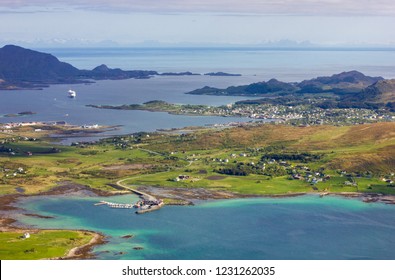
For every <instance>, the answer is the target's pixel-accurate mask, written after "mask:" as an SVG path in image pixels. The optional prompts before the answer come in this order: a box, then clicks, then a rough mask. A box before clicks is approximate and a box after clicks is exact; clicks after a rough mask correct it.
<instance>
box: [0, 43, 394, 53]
mask: <svg viewBox="0 0 395 280" xmlns="http://www.w3.org/2000/svg"><path fill="white" fill-rule="evenodd" d="M7 45H15V46H20V47H23V48H30V49H39V50H46V49H140V50H141V49H185V50H187V49H219V50H220V49H229V50H232V49H234V50H237V49H240V50H241V49H245V50H248V49H250V50H276V51H395V46H265V45H262V46H259V45H240V46H234V45H228V46H226V45H223V46H221V45H218V46H210V45H207V46H204V45H198V46H193V45H190V46H177V45H174V46H171V45H168V46H140V45H123V46H100V45H83V46H61V45H53V46H44V45H43V46H34V45H25V44H16V43H9V44H4V43H3V44H2V46H1V48H2V47H4V46H7Z"/></svg>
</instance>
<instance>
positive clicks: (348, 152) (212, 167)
mask: <svg viewBox="0 0 395 280" xmlns="http://www.w3.org/2000/svg"><path fill="white" fill-rule="evenodd" d="M23 133H29V135H31V133H32V132H29V131H27V130H26V128H25V130H24V131H23ZM23 133H21V136H24V135H23ZM0 137H1V136H0ZM0 141H2V142H3V144H0V147H1V146H2V147H3V148H2V150H1V151H0V195H4V194H11V193H17V192H24V193H25V194H34V193H40V192H43V191H46V190H49V189H51V188H52V187H54V186H56V184H57V183H58V182H62V181H72V182H75V183H78V184H83V185H87V186H90V187H92V188H96V189H100V190H105V191H115V189H114V188H113V187H112V186H111V185H114V184H115V183H116V182H117V181H118V180H120V179H123V178H130V180H128V181H126V182H127V183H128V184H132V185H150V186H161V187H185V188H211V189H224V190H228V191H231V192H237V193H243V194H284V193H292V192H311V191H333V192H339V191H353V192H356V191H357V192H379V193H387V194H394V188H393V185H391V184H389V183H387V182H384V181H383V180H382V179H388V180H391V179H393V178H394V175H393V173H394V170H395V123H376V124H365V125H356V126H338V127H337V126H310V127H293V126H286V125H270V124H267V125H261V126H257V127H238V128H232V129H222V130H207V129H205V130H201V131H200V130H197V131H195V132H194V133H191V134H163V133H151V134H150V135H148V134H144V133H140V134H135V135H133V136H124V137H115V138H113V139H108V140H105V141H102V142H100V143H98V144H94V145H78V146H56V145H55V144H50V143H48V142H46V141H44V140H40V139H38V141H28V140H26V139H24V138H23V139H17V140H15V141H10V138H9V137H4V138H1V139H0ZM10 151H12V153H13V154H11V152H10ZM303 153H307V154H308V155H309V156H317V159H315V160H307V161H306V160H303V158H302V159H298V158H295V159H289V158H290V157H289V156H290V155H300V154H303ZM271 156H280V158H281V157H282V156H286V158H288V159H287V160H285V161H286V163H285V165H286V167H284V166H281V164H280V161H281V159H280V160H278V161H276V162H275V163H271V162H268V160H266V161H265V160H263V158H265V157H266V158H267V159H270V157H271ZM240 165H243V168H247V167H246V166H249V167H248V168H250V167H251V166H254V168H255V169H254V172H250V173H249V174H247V176H235V175H230V174H220V171H219V170H220V169H223V168H229V167H232V168H233V167H235V166H240ZM298 166H299V167H298ZM301 167H303V168H304V169H301ZM264 168H266V169H265V170H264ZM298 168H299V169H298ZM21 169H22V170H23V171H20V170H21ZM250 169H251V168H250ZM18 170H19V171H18ZM270 170H271V171H270ZM273 170H275V171H273ZM306 170H309V171H306ZM269 171H270V172H269ZM317 172H318V173H321V175H320V176H319V177H317V178H316V179H318V181H319V182H317V183H315V182H311V181H312V180H313V179H314V178H315V177H316V175H315V174H316V173H317ZM341 172H343V173H341ZM299 173H300V175H301V176H303V177H304V180H293V179H292V176H293V175H295V174H299ZM182 174H184V175H188V176H189V179H187V180H180V181H175V179H176V178H177V177H178V176H179V175H182ZM323 175H325V176H329V177H330V179H328V180H319V179H320V178H321V179H322V178H323V177H324V176H323ZM213 176H214V177H215V176H223V178H221V179H218V178H215V179H213V178H212V177H213ZM309 176H310V177H309ZM329 177H328V178H329ZM309 178H310V179H309ZM350 184H351V185H350Z"/></svg>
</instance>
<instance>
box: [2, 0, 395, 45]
mask: <svg viewBox="0 0 395 280" xmlns="http://www.w3.org/2000/svg"><path fill="white" fill-rule="evenodd" d="M0 22H1V24H0V43H1V44H2V45H4V44H9V43H22V44H23V43H25V44H35V45H43V46H44V45H55V46H62V45H64V46H69V45H75V46H79V45H81V46H84V45H100V44H110V45H111V44H118V45H120V46H127V45H134V44H141V45H144V44H146V45H147V44H148V45H149V44H154V45H155V44H157V42H160V43H162V44H176V45H177V44H179V45H182V44H184V45H185V44H186V45H199V46H200V45H208V46H209V45H227V44H232V45H259V44H268V43H272V44H273V42H280V43H281V44H284V42H288V44H289V42H290V41H291V42H292V43H291V44H294V43H293V42H296V43H297V44H302V45H303V44H316V45H324V46H340V45H350V46H392V47H393V46H395V28H393V26H395V1H394V0H374V1H373V0H320V1H318V0H67V1H65V0H64V1H63V0H0ZM306 42H309V43H306Z"/></svg>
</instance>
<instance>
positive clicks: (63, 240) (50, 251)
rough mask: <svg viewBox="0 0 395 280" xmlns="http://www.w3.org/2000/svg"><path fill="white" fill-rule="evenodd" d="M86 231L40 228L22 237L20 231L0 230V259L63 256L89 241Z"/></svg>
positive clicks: (89, 235)
mask: <svg viewBox="0 0 395 280" xmlns="http://www.w3.org/2000/svg"><path fill="white" fill-rule="evenodd" d="M92 237H93V234H92V233H88V232H77V231H63V230H59V231H57V230H42V231H39V232H37V233H31V234H30V238H23V233H20V232H0V243H1V246H0V259H1V260H37V259H48V258H56V257H64V256H66V255H67V253H68V252H69V251H70V250H71V249H72V248H75V247H79V246H81V245H84V244H87V243H89V241H90V240H91V239H92Z"/></svg>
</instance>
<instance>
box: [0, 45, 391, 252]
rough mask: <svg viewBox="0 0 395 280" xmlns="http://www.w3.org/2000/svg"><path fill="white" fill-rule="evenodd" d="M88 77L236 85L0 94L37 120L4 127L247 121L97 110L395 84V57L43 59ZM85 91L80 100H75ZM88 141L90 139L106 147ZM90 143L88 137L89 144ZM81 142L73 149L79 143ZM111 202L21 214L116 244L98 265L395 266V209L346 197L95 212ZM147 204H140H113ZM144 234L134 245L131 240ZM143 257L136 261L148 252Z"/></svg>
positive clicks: (129, 198)
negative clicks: (293, 89)
mask: <svg viewBox="0 0 395 280" xmlns="http://www.w3.org/2000/svg"><path fill="white" fill-rule="evenodd" d="M41 51H45V52H49V53H52V54H54V55H55V56H57V57H58V58H59V59H60V60H61V61H65V62H68V63H71V64H72V65H74V66H76V67H78V68H80V69H92V68H94V67H96V66H98V65H100V64H106V65H107V66H108V67H111V68H122V69H124V70H136V69H141V70H156V71H158V72H183V71H191V72H194V73H208V72H218V71H222V72H227V73H235V74H241V75H242V76H237V77H213V76H204V75H202V76H159V77H154V78H152V79H144V80H136V79H129V80H117V81H96V82H95V83H92V84H78V85H52V86H50V87H48V88H44V89H43V90H20V91H0V100H1V102H0V115H5V114H13V113H19V112H23V111H32V112H35V113H36V114H34V115H27V116H23V117H4V116H2V117H0V122H3V123H6V122H22V121H66V122H68V123H70V124H78V125H84V124H86V125H90V124H99V125H109V126H120V127H119V129H118V130H116V131H111V132H106V133H103V134H101V135H99V136H97V137H96V138H98V137H105V136H108V135H112V134H117V135H118V134H126V133H133V132H138V131H155V130H157V129H164V128H180V127H186V126H194V125H210V124H216V123H228V122H234V121H249V119H245V118H244V119H243V118H224V117H199V116H179V115H170V114H167V113H158V112H144V111H118V110H100V109H95V108H89V107H86V105H88V104H100V105H103V104H109V105H120V104H132V103H143V102H146V101H151V100H164V101H168V102H173V103H179V104H206V105H212V106H214V105H224V104H229V103H234V102H236V101H238V100H242V99H244V98H245V97H223V96H194V95H186V94H185V92H188V91H191V90H194V89H196V88H200V87H203V86H213V87H228V86H231V85H243V84H249V83H253V82H259V81H265V80H268V79H271V78H276V79H279V80H282V81H287V82H291V81H296V82H298V81H302V80H304V79H311V78H314V77H317V76H326V75H332V74H335V73H340V72H343V71H350V70H357V71H360V72H362V73H364V74H366V75H371V76H382V77H384V78H395V67H394V66H395V50H375V49H365V50H350V49H336V50H322V49H320V50H311V49H305V50H301V49H297V50H284V49H282V50H275V49H274V50H268V49H251V48H250V49H241V48H224V49H219V48H216V49H212V48H195V49H194V48H188V49H183V48H176V49H135V48H134V49H42V50H41ZM69 89H73V90H75V91H76V92H77V97H76V98H75V99H70V98H68V97H67V91H68V90H69ZM96 138H88V139H96ZM84 139H85V138H84ZM76 140H79V139H78V138H72V139H68V138H64V139H63V142H62V143H63V144H66V145H67V144H70V142H71V141H76ZM101 199H102V198H99V197H81V196H70V195H69V196H48V197H42V196H41V197H40V196H35V197H27V198H24V199H22V200H20V201H19V206H20V207H21V208H23V209H26V210H27V211H29V212H33V213H36V214H40V215H44V216H53V217H54V218H53V219H42V218H38V217H32V216H25V215H19V216H17V219H18V221H20V222H21V223H23V224H25V225H29V226H32V227H38V228H65V229H87V230H94V231H98V232H101V233H103V234H104V235H106V236H107V238H108V243H107V244H104V245H100V246H97V247H95V248H94V253H95V254H96V258H98V259H170V260H172V259H173V260H174V259H192V260H195V259H206V260H210V259H224V260H225V259H262V260H264V259H292V260H293V259H342V260H347V259H354V260H355V259H356V260H360V259H375V260H381V259H395V239H394V238H393V232H394V230H395V219H394V216H395V206H394V205H386V204H382V203H371V204H367V203H363V202H361V201H360V200H358V199H349V198H343V197H329V196H328V197H324V198H319V197H318V196H314V195H305V196H300V197H292V198H250V199H233V200H217V201H213V200H211V201H199V202H197V204H196V205H195V206H165V207H163V208H162V209H160V210H159V211H155V212H151V213H147V214H144V215H136V214H135V213H134V211H133V210H131V209H111V208H108V207H106V206H94V204H95V203H97V202H98V201H99V200H101ZM108 200H111V201H113V202H124V203H126V202H127V203H131V202H134V201H137V200H138V198H137V197H136V196H134V195H125V196H117V197H111V198H108ZM125 235H133V238H130V239H125V238H122V237H123V236H125ZM141 248H143V249H142V250H137V249H141Z"/></svg>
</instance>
